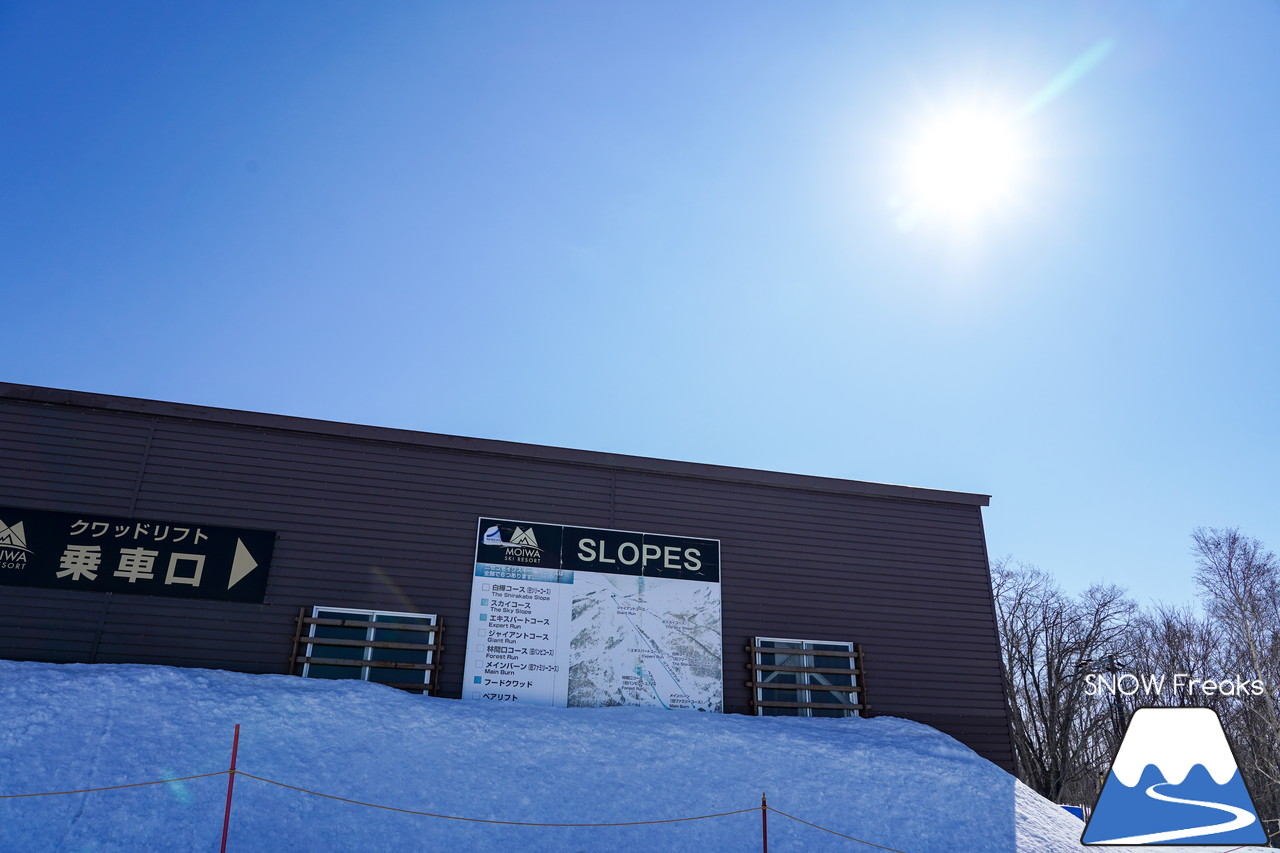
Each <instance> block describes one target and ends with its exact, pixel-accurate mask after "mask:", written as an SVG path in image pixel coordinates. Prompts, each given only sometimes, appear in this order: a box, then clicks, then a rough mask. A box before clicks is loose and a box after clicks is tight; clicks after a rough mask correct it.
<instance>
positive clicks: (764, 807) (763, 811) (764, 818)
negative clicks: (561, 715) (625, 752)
mask: <svg viewBox="0 0 1280 853" xmlns="http://www.w3.org/2000/svg"><path fill="white" fill-rule="evenodd" d="M239 729H240V727H239V726H238V725H237V726H236V739H235V742H234V746H233V751H232V760H231V767H230V768H229V769H227V770H217V771H214V772H212V773H196V774H193V775H191V776H176V777H173V778H169V779H156V780H155V781H152V782H129V783H125V784H121V785H105V786H102V787H97V788H80V789H77V790H72V791H42V792H38V793H32V794H0V800H16V799H23V798H27V797H58V796H64V795H67V794H93V793H97V792H99V791H119V790H122V789H126V788H145V787H148V786H152V785H167V784H170V783H172V782H188V781H191V780H193V779H209V778H212V777H215V776H227V777H228V796H227V807H226V814H225V816H224V819H223V850H225V849H226V847H225V845H226V832H227V826H228V824H229V821H230V817H231V793H230V792H231V787H232V785H233V783H234V781H235V777H236V776H243V777H245V778H246V779H253V780H255V781H257V782H262V783H265V784H267V785H274V786H276V787H279V788H286V789H288V790H290V791H297V792H299V793H302V794H308V795H310V796H313V797H322V798H324V799H327V800H336V801H338V802H341V803H348V804H350V805H354V806H364V807H365V808H371V809H382V810H383V811H390V812H399V813H400V814H409V815H417V816H420V817H433V818H438V819H440V820H455V821H462V822H465V823H483V824H496V825H500V826H531V827H548V828H552V827H561V828H565V827H574V828H591V827H620V826H654V825H658V824H669V823H688V822H690V821H699V820H711V819H714V818H721V817H730V816H732V815H740V814H750V813H752V812H759V813H760V819H761V833H762V834H761V844H762V849H763V853H768V852H769V834H768V814H769V813H770V812H772V813H773V814H776V815H778V816H779V817H785V818H787V819H788V820H792V821H795V822H796V823H800V824H803V825H805V826H808V827H812V828H813V829H818V830H821V831H822V832H826V833H829V834H831V835H835V836H837V837H839V838H845V839H848V840H849V841H855V842H857V843H858V844H862V845H865V846H866V847H872V848H875V849H876V850H884V851H887V853H910V851H905V850H900V849H898V848H896V847H886V846H885V845H883V844H876V843H875V842H872V841H867V840H866V839H863V838H858V837H856V836H853V835H846V834H845V833H843V832H837V831H836V830H834V829H831V828H829V827H825V826H821V825H819V824H816V823H812V822H811V821H807V820H805V819H804V818H800V817H796V816H795V815H793V814H788V813H786V812H784V811H779V810H778V809H775V808H774V807H773V806H771V805H769V804H768V800H767V799H766V798H765V796H764V795H761V797H760V805H758V806H752V807H750V808H745V809H735V810H733V811H727V812H716V813H714V814H704V815H694V816H692V817H674V818H664V819H661V820H633V821H618V822H610V823H541V822H534V821H519V820H494V819H489V818H475V817H463V816H460V815H447V814H438V813H436V812H428V811H419V810H416V809H406V808H400V807H399V806H387V805H382V804H379V803H369V802H365V801H363V800H356V799H352V798H350V797H340V796H338V795H336V794H326V793H324V792H322V791H313V790H311V789H309V788H302V787H299V786H297V785H289V784H287V783H284V782H279V781H277V780H275V779H268V778H266V777H264V776H257V775H254V774H253V773H248V772H246V771H244V770H240V769H238V768H237V767H236V757H235V756H236V752H237V751H238V746H239V734H240V732H239ZM1263 822H1264V823H1267V822H1271V821H1263ZM1277 834H1280V830H1277V831H1276V832H1275V833H1271V834H1270V835H1269V836H1268V838H1274V837H1275V836H1276V835H1277ZM1251 846H1253V845H1248V844H1246V845H1243V846H1240V847H1233V848H1231V849H1229V850H1224V851H1222V853H1237V851H1240V850H1244V849H1246V848H1248V847H1251Z"/></svg>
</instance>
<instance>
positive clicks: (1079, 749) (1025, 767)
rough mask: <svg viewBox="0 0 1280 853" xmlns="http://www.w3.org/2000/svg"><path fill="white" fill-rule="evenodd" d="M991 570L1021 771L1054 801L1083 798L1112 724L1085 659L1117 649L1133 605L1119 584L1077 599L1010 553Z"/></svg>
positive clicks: (1091, 784) (1093, 778)
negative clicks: (1087, 675)
mask: <svg viewBox="0 0 1280 853" xmlns="http://www.w3.org/2000/svg"><path fill="white" fill-rule="evenodd" d="M991 574H992V584H993V591H994V594H995V601H996V618H997V621H998V623H999V629H1000V638H1001V653H1002V657H1003V663H1004V671H1005V679H1006V681H1005V688H1006V693H1007V695H1008V697H1009V715H1010V721H1011V725H1012V735H1013V743H1014V750H1015V754H1016V760H1017V763H1018V775H1019V776H1020V777H1021V778H1022V780H1023V781H1024V782H1026V783H1027V785H1029V786H1030V787H1032V788H1034V789H1035V790H1036V791H1038V792H1039V793H1040V794H1041V795H1043V796H1045V797H1047V798H1049V799H1051V800H1055V801H1061V799H1062V797H1063V796H1072V797H1076V798H1079V797H1080V792H1082V791H1092V790H1094V789H1095V787H1096V783H1097V777H1098V774H1099V773H1100V772H1101V770H1102V769H1105V766H1106V765H1105V762H1106V761H1107V760H1109V758H1110V756H1109V755H1106V756H1103V755H1102V754H1101V751H1100V750H1099V748H1098V741H1099V732H1100V731H1101V730H1103V729H1105V728H1107V727H1111V726H1113V723H1112V721H1111V719H1110V718H1109V717H1108V715H1107V710H1108V709H1107V708H1106V707H1105V706H1101V705H1100V704H1099V703H1098V702H1097V701H1096V700H1095V699H1094V698H1093V697H1091V696H1090V695H1089V692H1088V685H1087V683H1086V681H1085V679H1084V678H1083V672H1082V670H1081V664H1082V662H1084V661H1087V660H1092V659H1098V658H1100V657H1102V656H1103V655H1105V654H1108V653H1111V652H1113V651H1114V650H1115V649H1116V648H1117V646H1118V645H1119V644H1120V643H1121V642H1122V640H1123V638H1124V635H1125V632H1126V631H1127V630H1128V628H1129V625H1130V623H1131V621H1132V619H1133V615H1134V609H1135V607H1134V604H1133V602H1132V601H1130V600H1129V599H1128V598H1126V597H1125V593H1124V590H1122V589H1120V588H1119V587H1115V586H1093V587H1090V588H1089V589H1088V590H1086V591H1085V592H1084V593H1082V594H1081V595H1080V596H1078V597H1075V598H1073V597H1071V596H1068V595H1066V594H1065V593H1064V592H1063V591H1062V590H1061V589H1060V588H1059V587H1058V585H1057V584H1056V583H1055V582H1054V581H1053V579H1052V578H1051V577H1050V576H1049V575H1047V574H1045V573H1044V572H1041V571H1040V570H1038V569H1036V568H1034V567H1032V566H1026V565H1014V564H1013V563H1012V561H1010V560H1007V559H1006V560H1003V561H998V562H997V563H995V564H994V565H993V566H992V567H991Z"/></svg>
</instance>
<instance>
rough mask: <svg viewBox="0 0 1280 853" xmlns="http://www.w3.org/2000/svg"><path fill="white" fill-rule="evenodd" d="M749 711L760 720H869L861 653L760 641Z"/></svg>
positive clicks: (823, 644) (846, 647)
mask: <svg viewBox="0 0 1280 853" xmlns="http://www.w3.org/2000/svg"><path fill="white" fill-rule="evenodd" d="M747 650H748V651H749V652H751V653H752V654H754V655H755V663H754V665H753V670H754V674H755V680H754V681H752V682H751V687H752V688H754V689H753V691H752V698H751V705H752V708H753V709H754V710H755V712H756V714H757V715H760V716H793V717H795V716H799V717H851V716H853V715H854V714H857V713H859V712H862V715H863V716H866V711H867V710H868V706H867V704H866V695H865V688H864V687H863V684H862V676H863V672H862V648H861V647H860V646H857V645H855V644H853V643H844V642H828V641H823V640H782V639H778V638H776V637H756V640H755V644H754V645H753V646H749V647H748V649H747Z"/></svg>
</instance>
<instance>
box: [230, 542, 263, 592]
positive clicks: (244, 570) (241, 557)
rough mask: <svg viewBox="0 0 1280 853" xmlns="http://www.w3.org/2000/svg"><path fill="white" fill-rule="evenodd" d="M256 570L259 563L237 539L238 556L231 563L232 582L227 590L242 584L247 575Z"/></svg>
mask: <svg viewBox="0 0 1280 853" xmlns="http://www.w3.org/2000/svg"><path fill="white" fill-rule="evenodd" d="M256 568H258V561H257V560H255V559H253V557H252V555H250V554H249V549H248V548H246V547H244V543H243V542H241V541H240V540H239V539H237V540H236V556H235V558H234V559H232V561H231V581H230V583H228V584H227V589H231V587H233V586H235V585H236V584H238V583H240V581H242V580H244V576H245V575H247V574H249V572H251V571H253V570H254V569H256Z"/></svg>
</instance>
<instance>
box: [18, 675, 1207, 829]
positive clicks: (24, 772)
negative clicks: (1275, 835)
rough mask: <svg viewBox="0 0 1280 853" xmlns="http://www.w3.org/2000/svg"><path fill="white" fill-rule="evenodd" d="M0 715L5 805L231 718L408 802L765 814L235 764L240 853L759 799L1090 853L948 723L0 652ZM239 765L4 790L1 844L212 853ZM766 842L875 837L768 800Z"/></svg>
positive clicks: (252, 754) (399, 786)
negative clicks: (431, 689) (598, 701)
mask: <svg viewBox="0 0 1280 853" xmlns="http://www.w3.org/2000/svg"><path fill="white" fill-rule="evenodd" d="M0 714H2V715H3V720H4V723H3V726H0V795H12V794H25V793H37V792H45V791H65V790H71V789H81V788H88V787H100V786H109V785H120V784H125V783H130V782H143V781H150V780H154V779H166V778H174V777H179V776H188V775H195V774H202V773H214V772H217V771H220V770H225V769H226V768H227V767H228V765H229V761H230V748H231V737H232V730H233V726H234V724H235V723H240V724H241V726H242V730H241V740H240V756H239V769H240V770H242V771H245V772H247V773H252V774H254V775H256V776H262V777H265V778H268V779H273V780H277V781H279V782H284V783H287V784H289V785H294V786H299V787H303V788H309V789H312V790H316V791H321V792H325V793H330V794H334V795H337V796H341V797H347V798H351V799H356V800H362V801H366V802H373V803H379V804H384V805H388V806H394V807H397V808H402V809H411V810H420V811H430V812H435V813H439V814H448V815H459V816H465V817H472V818H482V819H490V820H509V821H531V822H546V823H589V822H620V821H642V820H659V819H666V818H677V817H690V816H695V815H702V814H709V813H715V812H724V811H734V810H738V809H754V810H753V811H751V812H749V813H746V814H738V815H730V816H726V817H717V818H711V819H708V820H701V821H692V822H683V823H671V824H663V825H658V826H645V827H611V828H560V827H512V826H497V825H491V824H480V823H468V822H461V821H453V820H442V819H439V818H432V817H423V816H417V815H408V814H401V813H398V812H394V811H386V810H380V809H372V808H368V807H365V806H360V805H355V804H350V803H343V802H338V801H335V800H330V799H323V798H320V797H316V796H313V795H310V794H306V793H302V792H299V791H295V790H290V789H287V788H282V787H277V786H274V785H270V784H267V783H265V782H261V781H259V780H256V779H252V778H248V777H246V776H243V775H241V776H237V779H236V787H235V803H234V808H233V812H232V817H231V832H230V838H229V844H228V848H227V849H228V850H230V851H237V853H239V852H240V851H308V853H310V851H330V850H333V851H364V850H405V851H410V850H415V851H416V850H430V851H469V850H478V851H487V850H494V851H497V850H504V851H505V850H518V851H562V850H563V851H576V850H592V851H595V850H610V851H633V850H635V851H640V850H662V851H698V853H715V851H751V850H759V849H760V812H759V810H758V808H756V807H758V806H759V803H760V795H761V793H762V792H767V794H768V796H769V804H770V805H771V806H772V807H773V808H775V809H779V810H781V811H783V812H788V813H790V814H793V815H796V816H797V817H801V818H804V819H805V820H808V821H811V822H814V823H817V824H820V825H822V826H826V827H829V828H831V829H833V830H836V831H838V832H842V833H845V834H849V835H853V836H857V837H859V838H863V839H866V840H868V841H872V842H874V843H876V844H880V845H885V846H889V847H894V848H898V849H900V850H903V851H906V853H942V851H946V852H947V853H963V851H981V853H989V852H990V853H995V852H996V851H1012V850H1015V849H1016V850H1020V851H1035V852H1036V853H1058V851H1079V850H1085V849H1088V848H1082V847H1080V845H1079V844H1078V841H1077V839H1078V838H1079V835H1080V831H1081V829H1082V824H1081V823H1080V822H1079V821H1078V820H1076V819H1075V818H1073V817H1071V816H1070V815H1068V814H1067V813H1066V812H1064V811H1062V810H1061V809H1060V808H1058V807H1057V806H1055V805H1053V804H1052V803H1049V802H1046V801H1045V800H1043V799H1041V798H1039V797H1038V796H1036V795H1035V794H1034V793H1032V792H1031V791H1029V790H1028V789H1027V788H1025V787H1024V786H1022V785H1021V784H1019V783H1016V782H1015V781H1014V780H1013V779H1012V777H1010V776H1008V775H1007V774H1006V773H1004V772H1003V771H1001V770H1000V769H999V768H997V767H995V766H994V765H992V764H990V763H988V762H986V761H984V760H983V759H981V758H979V757H978V756H977V755H975V754H974V753H973V752H972V751H970V750H969V749H968V748H966V747H965V746H963V745H961V744H960V743H958V742H956V741H955V740H953V739H951V738H949V737H947V736H946V735H943V734H940V733H939V732H937V731H934V730H933V729H930V728H928V727H926V726H922V725H919V724H916V723H911V722H908V721H905V720H899V719H893V718H877V719H872V720H862V719H848V720H822V719H817V720H806V719H787V718H755V717H745V716H740V715H721V714H704V713H698V712H693V711H663V710H659V709H650V708H590V709H588V708H569V709H555V708H536V707H511V706H497V705H490V704H481V703H469V702H461V701H456V700H449V699H429V698H424V697H419V696H413V695H410V694H406V693H401V692H398V691H395V690H391V689H389V688H385V687H380V686H378V685H375V684H367V683H361V682H331V681H320V680H304V679H301V678H293V677H289V676H270V675H265V676H264V675H245V674H240V673H230V672H220V671H212V670H198V669H172V668H167V667H152V666H140V665H97V666H88V665H79V664H73V665H54V664H36V663H17V662H10V661H0ZM226 779H227V777H226V776H225V775H221V776H213V777H210V778H204V779H194V780H190V781H185V782H171V783H168V784H163V785H155V786H150V787H144V788H131V789H123V790H112V791H101V792H96V793H88V794H70V795H61V796H50V797H30V798H18V799H14V798H9V799H0V851H6V853H7V851H14V853H42V851H76V853H80V851H95V853H98V852H99V851H101V853H106V851H131V852H132V851H140V850H145V851H167V850H175V851H215V850H217V849H218V843H219V838H220V835H221V827H222V815H223V806H224V802H225V798H226ZM769 849H770V850H771V851H772V853H787V851H797V853H799V851H804V853H817V851H867V850H872V849H874V848H869V847H866V846H865V845H862V844H858V843H856V842H854V841H849V840H846V839H843V838H840V837H837V836H834V835H830V834H827V833H824V832H821V831H820V830H817V829H813V828H810V827H808V826H804V825H802V824H798V823H795V822H793V821H790V820H788V819H786V818H785V817H782V816H781V815H778V814H770V815H769ZM1108 849H1111V850H1116V849H1118V848H1108ZM1162 849H1163V850H1173V849H1174V848H1167V847H1166V848H1162ZM1195 849H1196V850H1198V851H1202V853H1203V851H1208V850H1217V849H1226V848H1205V847H1200V848H1195Z"/></svg>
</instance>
